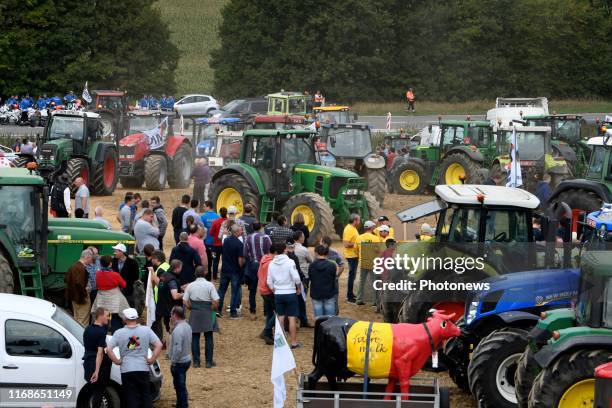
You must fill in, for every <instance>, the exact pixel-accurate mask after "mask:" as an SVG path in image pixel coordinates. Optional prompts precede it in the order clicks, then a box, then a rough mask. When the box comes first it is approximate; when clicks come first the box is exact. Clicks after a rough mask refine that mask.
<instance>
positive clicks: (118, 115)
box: [87, 90, 128, 139]
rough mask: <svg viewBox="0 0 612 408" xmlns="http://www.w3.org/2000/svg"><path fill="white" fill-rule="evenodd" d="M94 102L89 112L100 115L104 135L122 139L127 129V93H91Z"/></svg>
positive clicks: (103, 91)
mask: <svg viewBox="0 0 612 408" xmlns="http://www.w3.org/2000/svg"><path fill="white" fill-rule="evenodd" d="M91 97H92V101H91V103H90V104H88V105H87V110H88V111H90V112H96V113H98V114H99V115H100V122H101V123H102V135H103V136H104V137H105V138H110V137H114V138H115V139H121V138H122V137H123V136H124V132H125V130H126V129H127V123H126V122H127V113H128V102H127V96H126V93H125V92H123V91H113V90H94V91H91Z"/></svg>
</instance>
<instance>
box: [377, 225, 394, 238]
mask: <svg viewBox="0 0 612 408" xmlns="http://www.w3.org/2000/svg"><path fill="white" fill-rule="evenodd" d="M374 235H376V236H377V237H380V231H378V227H377V228H375V229H374ZM389 238H395V230H394V229H393V227H389V236H388V237H387V239H389Z"/></svg>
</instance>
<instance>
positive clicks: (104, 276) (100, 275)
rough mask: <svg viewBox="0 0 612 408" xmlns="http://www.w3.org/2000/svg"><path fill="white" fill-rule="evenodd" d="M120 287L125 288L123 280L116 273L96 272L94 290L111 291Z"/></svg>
mask: <svg viewBox="0 0 612 408" xmlns="http://www.w3.org/2000/svg"><path fill="white" fill-rule="evenodd" d="M117 286H120V287H121V288H122V289H123V288H125V280H124V279H123V278H122V277H121V275H119V274H118V273H117V272H113V271H98V272H96V289H98V290H111V289H115V288H116V287H117Z"/></svg>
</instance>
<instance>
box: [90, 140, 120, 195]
mask: <svg viewBox="0 0 612 408" xmlns="http://www.w3.org/2000/svg"><path fill="white" fill-rule="evenodd" d="M94 166H95V167H94V174H93V182H92V183H91V187H92V193H93V194H94V195H99V196H107V195H112V194H113V191H115V188H116V187H117V181H118V178H119V177H117V168H118V161H117V151H116V150H115V149H106V152H104V160H103V161H101V162H99V163H97V164H95V165H94Z"/></svg>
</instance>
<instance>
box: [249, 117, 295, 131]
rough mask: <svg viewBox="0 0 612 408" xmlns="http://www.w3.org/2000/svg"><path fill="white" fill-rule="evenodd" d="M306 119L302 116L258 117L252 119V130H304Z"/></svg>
mask: <svg viewBox="0 0 612 408" xmlns="http://www.w3.org/2000/svg"><path fill="white" fill-rule="evenodd" d="M305 127H306V118H305V117H304V116H300V115H256V116H254V117H253V118H252V124H251V128H252V129H285V128H287V129H303V128H305Z"/></svg>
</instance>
